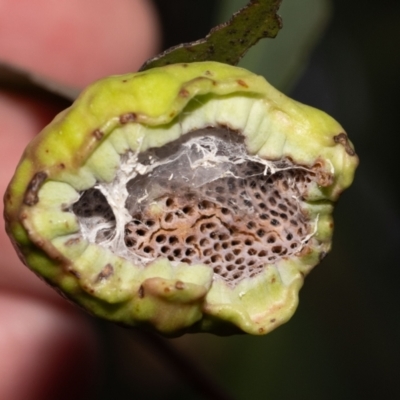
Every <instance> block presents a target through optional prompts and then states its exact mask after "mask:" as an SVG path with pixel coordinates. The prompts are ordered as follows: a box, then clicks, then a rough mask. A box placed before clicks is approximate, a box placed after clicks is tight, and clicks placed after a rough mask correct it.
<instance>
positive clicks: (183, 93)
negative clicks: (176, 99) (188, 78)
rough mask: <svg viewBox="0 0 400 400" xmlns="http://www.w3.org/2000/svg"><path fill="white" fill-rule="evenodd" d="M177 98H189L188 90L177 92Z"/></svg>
mask: <svg viewBox="0 0 400 400" xmlns="http://www.w3.org/2000/svg"><path fill="white" fill-rule="evenodd" d="M179 96H180V97H185V98H186V97H188V96H189V91H188V90H186V89H181V90H180V91H179Z"/></svg>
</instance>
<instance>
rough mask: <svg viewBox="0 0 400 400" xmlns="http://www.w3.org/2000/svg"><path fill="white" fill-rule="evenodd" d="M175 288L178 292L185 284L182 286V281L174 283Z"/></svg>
mask: <svg viewBox="0 0 400 400" xmlns="http://www.w3.org/2000/svg"><path fill="white" fill-rule="evenodd" d="M175 288H176V289H178V290H183V289H185V284H184V282H182V281H177V282H176V283H175Z"/></svg>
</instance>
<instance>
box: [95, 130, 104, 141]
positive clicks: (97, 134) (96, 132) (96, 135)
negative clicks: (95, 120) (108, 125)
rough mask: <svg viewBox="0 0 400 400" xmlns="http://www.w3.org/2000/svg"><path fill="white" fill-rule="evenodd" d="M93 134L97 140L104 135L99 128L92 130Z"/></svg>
mask: <svg viewBox="0 0 400 400" xmlns="http://www.w3.org/2000/svg"><path fill="white" fill-rule="evenodd" d="M93 136H94V137H95V138H96V139H97V140H101V139H102V138H103V136H104V133H103V132H102V131H101V130H100V129H96V130H95V131H94V132H93Z"/></svg>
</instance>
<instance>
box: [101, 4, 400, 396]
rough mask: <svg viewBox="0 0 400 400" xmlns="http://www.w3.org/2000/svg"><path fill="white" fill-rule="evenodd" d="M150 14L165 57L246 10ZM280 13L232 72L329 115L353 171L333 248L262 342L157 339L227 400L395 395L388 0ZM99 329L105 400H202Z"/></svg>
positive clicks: (393, 19) (122, 334)
mask: <svg viewBox="0 0 400 400" xmlns="http://www.w3.org/2000/svg"><path fill="white" fill-rule="evenodd" d="M155 3H156V5H157V7H158V9H159V15H160V17H161V22H162V24H163V38H164V43H163V46H164V48H167V47H169V46H172V45H174V44H177V43H182V42H188V41H191V40H195V39H198V38H201V37H204V35H205V34H207V33H208V31H209V30H210V28H211V27H212V26H214V25H215V24H216V23H220V22H223V21H225V20H227V18H228V17H229V15H230V14H231V13H232V12H233V11H235V10H238V9H239V8H240V7H242V6H243V5H244V4H246V1H243V0H241V1H236V0H233V1H232V0H229V1H221V0H219V1H215V0H202V1H201V2H199V1H197V2H195V1H187V0H173V1H168V2H166V1H164V0H158V1H155ZM280 14H281V16H282V18H283V24H284V27H283V29H282V30H281V31H280V33H279V34H278V37H277V38H276V39H274V40H270V39H267V40H264V41H262V42H260V44H259V45H257V46H255V47H254V48H253V49H252V50H251V52H249V54H248V55H247V56H246V58H245V59H244V60H243V62H242V65H244V66H245V67H247V68H249V69H251V70H253V71H256V72H258V73H261V74H263V75H264V76H265V77H266V78H267V79H268V80H269V81H270V82H271V83H273V84H275V85H276V86H278V87H279V88H280V89H282V90H283V91H284V92H286V93H288V94H289V95H290V96H292V97H294V98H295V99H297V100H299V101H302V102H305V103H308V104H310V105H313V106H315V107H318V108H321V109H323V110H324V111H326V112H327V113H329V114H331V115H332V116H333V117H335V118H336V119H337V120H339V121H340V122H341V124H342V125H343V126H344V127H345V129H346V130H347V133H348V135H349V136H350V138H351V140H352V141H353V143H354V144H355V147H356V150H357V153H358V155H359V157H360V160H361V163H360V166H359V169H358V171H357V173H356V179H355V182H354V184H353V186H352V187H351V188H350V189H349V190H348V191H346V192H345V193H344V194H343V196H342V197H341V199H340V201H339V204H338V206H337V208H336V212H335V235H334V242H333V250H332V252H331V253H330V255H329V256H328V257H327V258H326V259H325V260H324V261H323V262H322V263H321V264H320V265H319V266H317V267H316V268H315V269H314V270H313V271H312V272H311V274H310V275H309V276H308V277H307V279H306V282H305V285H304V287H303V289H302V290H301V293H300V305H299V308H298V310H297V312H296V314H295V315H294V317H293V318H292V319H291V321H289V322H288V323H287V324H285V325H283V326H281V327H280V328H278V329H277V330H275V331H274V332H272V333H270V334H268V335H267V336H265V337H251V336H234V337H222V338H221V337H215V336H212V335H208V334H197V335H187V336H184V337H182V338H179V339H172V340H169V342H170V344H172V345H173V346H175V347H177V348H178V349H179V350H180V351H182V352H183V353H184V354H186V355H187V356H188V357H189V358H190V359H191V360H192V361H194V362H195V363H197V365H198V366H199V367H200V368H201V369H202V370H203V371H205V373H206V374H208V375H210V376H212V377H213V379H215V381H216V382H217V383H218V384H219V385H220V386H221V387H223V388H224V389H225V390H226V391H227V392H228V393H230V394H231V396H232V397H233V398H235V399H243V400H244V399H255V398H257V399H274V400H276V399H284V400H286V399H297V400H303V399H304V400H306V399H307V400H312V399H315V400H317V399H318V400H320V399H325V400H328V399H335V400H336V399H341V400H343V399H396V398H400V376H399V375H400V351H399V350H400V349H399V340H400V334H399V333H400V316H399V313H400V312H399V306H400V304H399V301H398V297H399V292H400V291H399V284H400V262H399V258H398V255H397V252H398V251H399V247H400V215H399V214H400V213H399V210H400V207H399V195H398V192H399V190H398V185H399V177H398V175H399V172H400V171H399V167H398V165H397V164H396V163H397V161H396V160H398V159H399V155H398V153H397V151H398V149H399V148H398V145H397V143H398V140H397V139H396V137H398V136H399V135H400V127H399V125H400V121H399V115H400V113H399V107H400V100H399V98H400V97H399V92H400V2H399V1H398V0H380V1H379V2H368V6H367V5H366V2H365V1H361V0H352V1H348V0H333V1H328V0H301V1H298V0H283V3H282V6H281V10H280ZM103 329H104V327H103ZM105 329H106V330H107V335H106V336H107V339H108V340H113V343H114V344H113V350H112V351H111V350H110V360H111V361H110V364H109V368H110V374H109V375H108V376H110V377H111V376H112V377H113V378H112V379H111V378H110V379H109V380H108V381H107V382H106V384H105V386H106V387H107V388H106V390H108V391H109V392H108V393H114V394H116V393H118V395H116V397H115V398H121V399H122V398H128V397H129V396H132V398H140V399H154V398H163V399H175V400H176V399H201V398H204V397H203V396H202V395H201V394H199V393H198V392H196V390H195V389H194V388H193V387H191V386H190V384H189V383H188V381H187V380H185V377H184V376H182V375H180V374H179V373H176V371H175V369H174V365H173V364H174V362H173V361H171V360H169V361H168V360H166V359H165V358H163V357H162V356H161V357H160V356H159V355H158V354H157V349H155V350H154V351H152V347H151V346H150V345H148V344H146V343H143V341H141V340H132V337H131V334H130V333H129V332H126V331H124V330H123V329H119V328H116V329H115V328H110V327H106V328H105ZM115 338H118V340H115ZM111 353H112V356H111ZM111 371H112V373H111ZM105 396H106V397H105V398H107V395H106V394H105ZM113 398H114V396H113Z"/></svg>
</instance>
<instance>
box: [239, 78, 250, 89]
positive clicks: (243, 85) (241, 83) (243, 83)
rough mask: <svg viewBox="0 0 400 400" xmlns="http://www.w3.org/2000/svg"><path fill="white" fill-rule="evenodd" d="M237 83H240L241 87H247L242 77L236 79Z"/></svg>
mask: <svg viewBox="0 0 400 400" xmlns="http://www.w3.org/2000/svg"><path fill="white" fill-rule="evenodd" d="M237 83H238V84H239V85H240V86H242V87H244V88H246V89H247V88H248V87H249V85H248V84H247V83H246V82H245V81H243V80H242V79H238V80H237Z"/></svg>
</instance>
